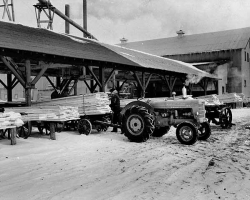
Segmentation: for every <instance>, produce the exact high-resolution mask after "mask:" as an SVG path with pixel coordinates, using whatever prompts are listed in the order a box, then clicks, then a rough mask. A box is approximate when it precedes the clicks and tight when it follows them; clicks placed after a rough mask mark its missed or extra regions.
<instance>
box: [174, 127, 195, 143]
mask: <svg viewBox="0 0 250 200" xmlns="http://www.w3.org/2000/svg"><path fill="white" fill-rule="evenodd" d="M176 137H177V139H178V140H179V141H180V143H182V144H186V145H192V144H194V143H195V142H196V141H197V139H198V131H197V128H196V126H195V125H194V124H192V123H190V122H183V123H181V124H179V125H178V127H177V129H176Z"/></svg>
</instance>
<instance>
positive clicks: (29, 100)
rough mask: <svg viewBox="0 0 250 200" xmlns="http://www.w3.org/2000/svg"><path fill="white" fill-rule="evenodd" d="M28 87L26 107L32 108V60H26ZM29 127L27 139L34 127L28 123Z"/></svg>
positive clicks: (26, 87)
mask: <svg viewBox="0 0 250 200" xmlns="http://www.w3.org/2000/svg"><path fill="white" fill-rule="evenodd" d="M25 66H26V85H25V102H26V106H31V68H30V60H26V63H25ZM27 125H28V133H27V135H26V136H25V139H27V138H28V137H29V136H30V135H31V130H32V125H31V122H30V121H29V122H27Z"/></svg>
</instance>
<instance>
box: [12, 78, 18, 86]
mask: <svg viewBox="0 0 250 200" xmlns="http://www.w3.org/2000/svg"><path fill="white" fill-rule="evenodd" d="M16 80H17V78H16V77H14V79H13V80H12V82H11V85H13V84H14V83H15V82H16Z"/></svg>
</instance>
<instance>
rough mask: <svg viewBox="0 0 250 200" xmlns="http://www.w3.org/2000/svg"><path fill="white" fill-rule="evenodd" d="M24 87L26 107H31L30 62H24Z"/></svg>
mask: <svg viewBox="0 0 250 200" xmlns="http://www.w3.org/2000/svg"><path fill="white" fill-rule="evenodd" d="M25 66H26V87H25V101H26V106H31V68H30V60H26V63H25Z"/></svg>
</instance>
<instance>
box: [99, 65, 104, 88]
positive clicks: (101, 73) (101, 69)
mask: <svg viewBox="0 0 250 200" xmlns="http://www.w3.org/2000/svg"><path fill="white" fill-rule="evenodd" d="M104 71H105V70H104V68H103V66H99V81H100V83H101V87H100V92H105V74H104Z"/></svg>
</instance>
